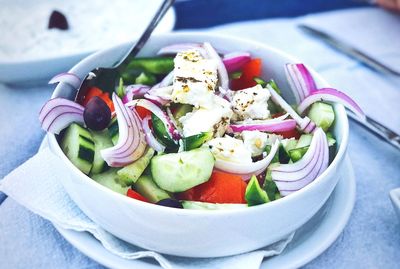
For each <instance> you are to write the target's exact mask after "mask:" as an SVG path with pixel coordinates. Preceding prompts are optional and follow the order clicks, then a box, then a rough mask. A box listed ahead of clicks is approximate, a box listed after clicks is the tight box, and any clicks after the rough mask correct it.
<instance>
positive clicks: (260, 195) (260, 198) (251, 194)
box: [244, 175, 270, 206]
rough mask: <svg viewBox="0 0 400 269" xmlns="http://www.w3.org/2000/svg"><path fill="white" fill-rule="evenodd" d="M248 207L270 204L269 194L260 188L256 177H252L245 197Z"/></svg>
mask: <svg viewBox="0 0 400 269" xmlns="http://www.w3.org/2000/svg"><path fill="white" fill-rule="evenodd" d="M244 197H245V199H246V202H247V205H248V206H255V205H261V204H265V203H268V202H270V200H269V198H268V195H267V193H266V192H265V191H264V190H263V189H262V188H261V187H260V184H259V183H258V180H257V178H256V176H254V175H253V176H252V177H251V179H250V181H249V183H248V184H247V187H246V193H245V195H244Z"/></svg>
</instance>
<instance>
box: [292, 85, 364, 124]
mask: <svg viewBox="0 0 400 269" xmlns="http://www.w3.org/2000/svg"><path fill="white" fill-rule="evenodd" d="M318 101H326V102H337V103H340V104H342V105H344V106H345V107H346V108H348V109H350V110H351V111H353V112H354V113H355V114H356V115H357V116H359V117H360V118H362V119H365V114H364V112H363V111H362V109H361V108H360V107H359V106H358V105H357V103H356V102H355V101H354V100H353V99H351V98H350V97H349V96H348V95H346V94H344V93H343V92H340V91H338V90H336V89H332V88H322V89H319V90H316V91H313V92H312V93H311V94H310V95H309V96H307V97H306V98H305V99H304V100H303V101H302V102H301V103H300V104H299V106H298V108H297V111H298V112H299V113H300V114H303V113H304V112H305V111H306V109H307V108H308V107H309V106H310V105H311V104H313V103H315V102H318Z"/></svg>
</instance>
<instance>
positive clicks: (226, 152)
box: [207, 136, 252, 163]
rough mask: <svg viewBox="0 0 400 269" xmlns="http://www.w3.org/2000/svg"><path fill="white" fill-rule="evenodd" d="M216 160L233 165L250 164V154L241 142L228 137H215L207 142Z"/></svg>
mask: <svg viewBox="0 0 400 269" xmlns="http://www.w3.org/2000/svg"><path fill="white" fill-rule="evenodd" d="M207 145H208V146H209V148H210V150H211V153H212V154H213V155H214V157H215V158H216V159H221V160H226V161H230V162H235V163H251V162H252V159H251V153H250V151H249V150H248V149H247V148H246V147H245V145H244V144H243V141H242V140H240V139H237V138H233V137H230V136H224V137H217V138H214V139H212V140H210V141H208V142H207Z"/></svg>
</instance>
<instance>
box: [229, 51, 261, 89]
mask: <svg viewBox="0 0 400 269" xmlns="http://www.w3.org/2000/svg"><path fill="white" fill-rule="evenodd" d="M261 67H262V61H261V59H259V58H255V59H251V60H250V61H249V62H248V63H246V64H245V65H244V66H243V68H242V75H241V76H240V78H238V79H233V80H231V90H234V91H237V90H242V89H246V88H250V87H253V86H256V85H257V82H255V81H254V78H255V77H260V76H261Z"/></svg>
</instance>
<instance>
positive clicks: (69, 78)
mask: <svg viewBox="0 0 400 269" xmlns="http://www.w3.org/2000/svg"><path fill="white" fill-rule="evenodd" d="M59 82H64V83H67V84H69V85H71V86H72V87H73V88H74V89H78V88H79V86H80V85H81V82H82V81H81V79H80V78H79V77H78V76H77V75H75V74H73V73H60V74H58V75H55V76H54V77H53V78H52V79H50V81H49V84H55V83H59Z"/></svg>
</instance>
